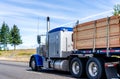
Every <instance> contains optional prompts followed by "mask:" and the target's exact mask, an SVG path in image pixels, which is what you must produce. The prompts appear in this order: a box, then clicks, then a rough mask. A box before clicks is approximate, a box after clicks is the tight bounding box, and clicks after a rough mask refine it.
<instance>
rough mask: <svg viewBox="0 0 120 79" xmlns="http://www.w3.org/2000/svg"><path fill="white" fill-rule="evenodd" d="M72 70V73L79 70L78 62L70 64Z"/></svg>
mask: <svg viewBox="0 0 120 79" xmlns="http://www.w3.org/2000/svg"><path fill="white" fill-rule="evenodd" d="M72 71H73V73H74V74H78V73H79V71H80V67H79V63H78V62H74V63H73V65H72Z"/></svg>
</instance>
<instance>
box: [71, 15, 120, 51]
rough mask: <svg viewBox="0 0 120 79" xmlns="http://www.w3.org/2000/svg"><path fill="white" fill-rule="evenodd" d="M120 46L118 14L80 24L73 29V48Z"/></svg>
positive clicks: (119, 18)
mask: <svg viewBox="0 0 120 79" xmlns="http://www.w3.org/2000/svg"><path fill="white" fill-rule="evenodd" d="M108 44H109V47H120V16H111V17H107V18H102V19H98V20H94V21H90V22H86V23H82V24H78V25H77V26H75V27H74V29H73V47H74V49H92V48H93V47H95V48H106V47H107V46H108Z"/></svg>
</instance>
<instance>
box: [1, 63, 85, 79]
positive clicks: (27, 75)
mask: <svg viewBox="0 0 120 79" xmlns="http://www.w3.org/2000/svg"><path fill="white" fill-rule="evenodd" d="M0 79H76V78H73V77H72V76H71V75H70V73H68V72H61V71H53V70H42V71H39V72H35V71H31V68H29V67H28V63H23V62H11V61H0ZM80 79H85V78H80Z"/></svg>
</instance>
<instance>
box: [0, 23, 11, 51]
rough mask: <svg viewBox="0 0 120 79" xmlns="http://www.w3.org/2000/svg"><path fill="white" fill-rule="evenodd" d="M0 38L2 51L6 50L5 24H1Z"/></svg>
mask: <svg viewBox="0 0 120 79" xmlns="http://www.w3.org/2000/svg"><path fill="white" fill-rule="evenodd" d="M0 38H1V39H0V42H1V44H3V45H4V50H6V49H7V44H8V43H9V27H8V25H7V24H5V22H3V24H2V27H1V32H0Z"/></svg>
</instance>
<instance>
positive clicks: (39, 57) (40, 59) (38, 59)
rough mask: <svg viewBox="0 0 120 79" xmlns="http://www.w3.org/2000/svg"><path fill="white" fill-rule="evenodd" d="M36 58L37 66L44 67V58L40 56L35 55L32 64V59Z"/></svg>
mask: <svg viewBox="0 0 120 79" xmlns="http://www.w3.org/2000/svg"><path fill="white" fill-rule="evenodd" d="M33 57H34V58H35V62H36V66H43V57H42V56H40V55H38V54H34V55H32V56H31V57H30V62H31V59H32V58H33ZM29 66H30V64H29Z"/></svg>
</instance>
